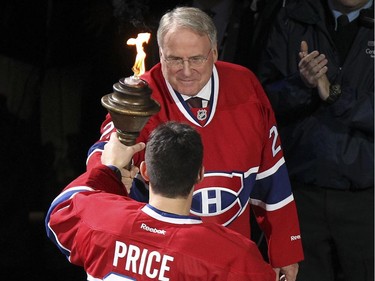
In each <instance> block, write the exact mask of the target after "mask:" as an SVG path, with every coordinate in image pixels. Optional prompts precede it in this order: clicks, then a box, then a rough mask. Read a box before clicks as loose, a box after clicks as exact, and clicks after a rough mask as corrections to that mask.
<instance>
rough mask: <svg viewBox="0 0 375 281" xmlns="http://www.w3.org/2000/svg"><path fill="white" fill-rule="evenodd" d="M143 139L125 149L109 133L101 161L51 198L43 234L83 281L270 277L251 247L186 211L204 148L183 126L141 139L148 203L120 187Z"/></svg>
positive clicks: (259, 280)
mask: <svg viewBox="0 0 375 281" xmlns="http://www.w3.org/2000/svg"><path fill="white" fill-rule="evenodd" d="M144 147H145V144H144V143H138V144H135V145H133V146H129V147H127V146H125V145H123V144H121V142H120V141H119V140H118V139H117V137H116V134H115V133H112V134H111V138H110V140H109V141H108V143H107V144H106V145H105V147H104V151H103V154H102V156H101V162H102V163H101V164H98V165H97V166H96V167H94V168H93V169H91V170H90V171H88V172H86V173H84V174H83V175H81V176H79V177H78V178H77V179H75V180H74V181H73V182H72V183H70V184H69V185H68V186H67V187H66V188H65V189H64V190H63V191H62V193H61V194H60V195H59V196H58V197H57V198H56V199H55V200H54V201H53V202H52V204H51V208H50V210H49V212H48V215H47V217H46V229H47V233H48V236H49V237H50V238H51V240H52V241H53V242H54V243H55V244H56V245H57V246H58V248H59V249H60V250H61V251H62V252H63V253H64V254H65V255H66V256H67V258H68V259H69V261H70V262H71V263H73V264H76V265H79V266H82V267H84V269H85V271H86V272H87V276H88V278H87V280H90V281H91V280H92V281H93V280H95V281H98V280H106V281H111V280H117V281H120V280H124V281H125V280H164V281H167V280H194V281H198V280H202V281H203V280H236V281H241V280H243V281H245V280H254V281H275V280H276V275H275V272H274V270H273V269H272V267H271V266H270V265H269V264H267V263H266V262H265V261H264V260H263V257H262V256H261V254H260V252H259V250H258V248H257V246H256V245H255V244H254V243H253V242H251V241H250V240H249V239H247V238H245V237H244V236H242V235H240V234H238V233H236V232H234V231H232V230H229V229H228V228H225V227H223V226H221V225H219V224H216V223H204V222H202V220H201V219H200V218H199V217H196V216H191V215H190V207H191V201H192V195H193V190H194V184H196V183H198V182H200V181H201V180H202V178H203V174H204V167H203V166H202V159H203V146H202V141H201V138H200V135H199V134H198V133H197V132H196V131H195V130H194V129H193V128H192V127H191V126H189V125H187V124H182V123H177V122H168V123H165V124H162V125H160V126H159V127H158V128H156V129H155V130H154V131H153V133H152V134H151V136H150V139H149V141H148V143H147V147H146V153H145V161H144V162H142V163H141V165H140V172H141V174H142V176H143V178H144V179H146V180H147V181H149V191H150V200H149V203H148V204H146V203H142V202H137V201H135V200H133V199H130V198H129V197H128V196H123V195H120V194H121V191H123V192H125V194H126V189H125V187H124V185H123V183H122V181H123V182H124V183H125V186H128V187H129V185H131V183H132V180H133V178H134V176H135V174H136V173H137V172H138V168H136V167H134V166H133V167H132V169H131V170H129V171H128V170H126V169H125V168H123V167H125V166H127V164H128V163H129V162H130V161H131V158H132V156H133V155H134V154H135V153H137V152H139V151H141V150H142V149H144Z"/></svg>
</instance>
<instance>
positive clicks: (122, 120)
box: [101, 33, 160, 168]
mask: <svg viewBox="0 0 375 281" xmlns="http://www.w3.org/2000/svg"><path fill="white" fill-rule="evenodd" d="M149 38H150V33H140V34H138V36H137V38H130V39H129V40H128V41H127V44H128V45H135V46H136V48H137V56H136V59H135V63H134V66H133V68H132V70H133V72H134V75H133V76H130V77H126V78H122V79H120V80H119V82H118V83H116V84H114V85H113V93H111V94H108V95H105V96H103V97H102V99H101V103H102V105H103V107H105V108H106V109H107V110H108V113H109V114H110V115H111V118H112V121H113V124H114V126H115V128H116V131H117V136H118V138H119V140H120V141H121V143H123V144H125V145H127V146H130V145H133V144H135V143H136V138H137V137H138V136H139V132H140V131H141V130H142V129H143V127H144V126H145V125H146V123H147V121H148V119H149V118H150V117H151V116H152V115H153V114H155V113H157V112H158V111H159V110H160V105H159V104H158V103H157V102H156V101H155V100H153V99H152V98H151V93H152V90H151V88H150V87H149V86H148V83H147V82H146V81H144V80H142V79H141V78H139V76H140V75H142V74H143V73H144V72H145V57H146V53H145V52H144V50H143V43H145V42H146V43H148V40H149ZM126 168H129V167H126Z"/></svg>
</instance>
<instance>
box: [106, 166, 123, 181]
mask: <svg viewBox="0 0 375 281" xmlns="http://www.w3.org/2000/svg"><path fill="white" fill-rule="evenodd" d="M106 166H107V167H108V168H110V169H111V170H112V171H113V172H114V173H115V174H116V177H117V179H118V180H119V181H121V178H122V175H121V171H120V169H119V168H117V167H116V166H114V165H106Z"/></svg>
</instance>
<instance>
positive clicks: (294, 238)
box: [290, 235, 301, 241]
mask: <svg viewBox="0 0 375 281" xmlns="http://www.w3.org/2000/svg"><path fill="white" fill-rule="evenodd" d="M300 239H301V235H292V236H290V241H295V240H300Z"/></svg>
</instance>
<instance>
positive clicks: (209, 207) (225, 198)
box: [191, 173, 250, 226]
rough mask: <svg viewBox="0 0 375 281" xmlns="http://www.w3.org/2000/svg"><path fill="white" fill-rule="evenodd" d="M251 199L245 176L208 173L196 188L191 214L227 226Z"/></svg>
mask: <svg viewBox="0 0 375 281" xmlns="http://www.w3.org/2000/svg"><path fill="white" fill-rule="evenodd" d="M219 184H220V186H219ZM249 197H250V188H248V189H247V190H246V189H244V180H243V174H240V173H232V174H225V173H206V174H205V175H204V179H203V181H202V182H201V183H200V184H199V185H196V187H195V191H194V193H193V202H192V207H191V213H192V214H194V215H197V216H200V217H202V219H203V220H204V221H212V222H216V223H220V224H222V225H225V226H226V225H228V224H230V223H231V222H232V221H233V220H234V219H235V218H236V217H238V216H239V215H240V214H241V213H242V211H243V210H244V209H245V207H246V205H247V203H248V201H249Z"/></svg>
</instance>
